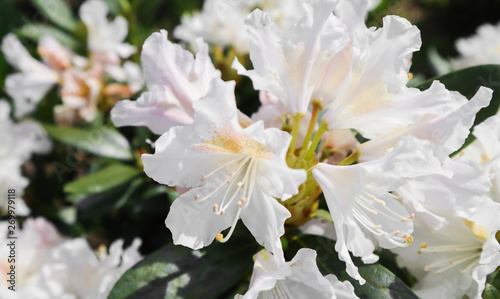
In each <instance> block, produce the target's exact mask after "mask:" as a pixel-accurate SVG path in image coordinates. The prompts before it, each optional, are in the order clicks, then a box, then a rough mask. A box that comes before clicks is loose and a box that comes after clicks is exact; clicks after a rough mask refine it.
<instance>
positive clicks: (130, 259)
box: [0, 218, 142, 298]
mask: <svg viewBox="0 0 500 299" xmlns="http://www.w3.org/2000/svg"><path fill="white" fill-rule="evenodd" d="M8 225H9V223H7V222H6V221H4V222H1V223H0V227H1V229H2V231H3V232H7V226H8ZM17 237H18V240H19V243H17V244H16V246H17V251H16V254H17V257H18V259H17V262H16V266H17V267H16V268H15V269H16V271H17V272H16V273H17V277H16V283H17V285H15V287H16V291H15V292H12V291H11V290H9V289H8V288H7V286H9V283H8V282H7V280H8V279H9V278H8V276H9V275H8V273H9V271H10V268H9V267H10V264H9V263H7V261H8V256H9V254H11V253H10V248H9V247H8V246H2V249H1V251H0V258H1V261H2V263H0V269H1V271H2V274H1V275H2V280H1V282H0V285H1V286H2V288H1V289H0V296H1V297H2V298H106V297H107V295H108V294H109V291H110V290H111V288H112V287H113V285H114V284H115V282H116V281H117V280H118V279H119V278H120V276H121V275H122V274H123V273H124V272H125V271H126V270H128V268H130V267H131V266H133V265H134V264H135V263H137V262H138V261H139V260H141V258H142V257H141V255H140V254H139V252H138V248H139V246H140V245H141V241H140V240H139V239H136V240H134V242H133V243H132V244H131V245H130V247H128V248H127V249H125V250H124V249H123V240H117V241H115V242H114V243H113V244H111V246H110V247H109V253H108V252H106V247H104V246H102V247H100V248H99V250H98V251H97V252H94V251H93V250H92V249H91V248H90V246H89V244H88V243H87V241H86V240H85V239H84V238H76V239H66V238H63V237H61V236H60V235H59V233H58V232H57V230H56V228H55V227H54V226H53V225H52V224H51V223H49V222H48V221H47V220H45V219H44V218H28V219H27V220H26V222H25V223H24V227H23V229H22V230H20V231H18V232H17ZM0 240H2V242H3V244H7V242H6V240H8V239H7V238H6V236H5V235H2V236H1V237H0ZM10 240H12V239H10Z"/></svg>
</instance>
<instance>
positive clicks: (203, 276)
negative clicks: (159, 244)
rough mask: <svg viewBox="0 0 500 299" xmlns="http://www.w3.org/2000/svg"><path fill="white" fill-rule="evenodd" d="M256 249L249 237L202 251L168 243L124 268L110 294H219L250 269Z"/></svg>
mask: <svg viewBox="0 0 500 299" xmlns="http://www.w3.org/2000/svg"><path fill="white" fill-rule="evenodd" d="M256 250H257V248H256V246H255V242H254V241H253V240H248V239H246V238H245V239H243V240H238V239H231V240H230V241H229V242H228V243H226V244H212V245H210V247H208V248H206V249H204V250H202V251H192V250H190V249H189V248H186V247H182V246H175V245H168V246H165V247H163V248H162V249H160V250H158V251H156V252H154V253H152V254H150V255H149V256H147V257H146V258H144V260H142V261H141V262H139V263H138V264H136V265H135V266H134V267H133V268H131V269H129V270H128V271H127V272H125V274H124V275H123V276H122V277H121V278H120V279H119V280H118V282H117V283H116V284H115V286H114V287H113V289H112V290H111V293H110V295H109V297H108V298H110V299H122V298H155V299H156V298H184V299H189V298H217V297H218V296H219V295H221V294H223V293H224V292H225V291H227V290H229V289H230V288H231V287H232V286H234V285H236V284H237V283H238V281H239V280H240V279H241V278H242V277H244V276H245V275H247V274H248V273H249V271H250V270H251V268H252V264H253V262H252V256H253V255H254V254H255V253H256Z"/></svg>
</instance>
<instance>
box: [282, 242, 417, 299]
mask: <svg viewBox="0 0 500 299" xmlns="http://www.w3.org/2000/svg"><path fill="white" fill-rule="evenodd" d="M288 246H289V250H288V251H287V252H286V254H287V259H291V258H293V256H294V255H295V254H296V252H297V251H298V250H299V249H300V248H312V249H314V250H316V252H317V253H318V257H317V259H316V260H317V262H318V268H319V269H320V271H321V272H322V273H323V275H327V274H334V275H335V276H337V278H338V279H339V280H341V281H344V280H349V281H350V282H351V283H352V284H353V286H354V290H355V292H356V295H357V296H358V297H360V298H380V299H382V298H387V299H389V298H418V297H417V296H416V295H415V294H414V293H413V292H412V290H411V289H410V288H409V287H408V286H407V285H406V284H405V283H404V282H403V281H402V280H401V279H399V278H398V277H397V276H396V275H394V274H393V273H392V272H390V271H389V270H387V269H386V268H385V267H384V266H382V265H379V264H376V265H364V264H363V263H362V262H361V261H360V260H359V259H356V258H353V260H354V261H355V263H356V265H357V266H358V269H359V273H360V275H361V276H362V277H363V278H364V279H366V283H365V284H364V285H360V284H359V283H358V282H357V281H356V280H354V279H353V278H351V277H350V276H349V275H348V274H347V272H346V271H345V268H346V266H345V263H344V262H343V261H341V260H339V258H338V254H337V252H336V251H335V242H334V241H332V240H330V239H327V238H324V237H320V236H313V235H299V236H296V237H294V238H293V239H292V240H291V241H290V242H289V243H288Z"/></svg>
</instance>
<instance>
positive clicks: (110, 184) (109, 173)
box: [64, 164, 141, 194]
mask: <svg viewBox="0 0 500 299" xmlns="http://www.w3.org/2000/svg"><path fill="white" fill-rule="evenodd" d="M140 173H141V171H140V170H139V169H137V168H135V167H130V166H126V165H121V164H113V165H111V166H108V167H107V168H104V169H102V170H100V171H98V172H95V173H92V174H90V175H87V176H84V177H83V178H81V179H78V180H76V181H73V182H71V183H69V184H67V185H66V186H64V192H67V193H76V194H97V193H102V192H104V191H107V190H109V189H112V188H114V187H117V186H119V185H122V184H124V183H126V182H128V181H130V180H131V179H132V178H134V177H135V176H137V175H139V174H140Z"/></svg>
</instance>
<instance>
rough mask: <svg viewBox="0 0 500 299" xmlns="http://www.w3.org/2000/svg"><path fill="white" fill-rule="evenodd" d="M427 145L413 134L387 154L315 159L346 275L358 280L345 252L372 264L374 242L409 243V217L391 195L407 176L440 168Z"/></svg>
mask: <svg viewBox="0 0 500 299" xmlns="http://www.w3.org/2000/svg"><path fill="white" fill-rule="evenodd" d="M431 153H432V152H431V149H430V146H429V145H428V144H426V143H424V142H422V141H419V140H418V139H416V138H413V137H411V138H410V136H408V137H405V138H403V139H402V140H401V142H400V143H398V145H397V146H396V147H395V148H394V149H393V150H392V151H391V152H390V153H389V154H387V155H386V156H384V157H382V158H380V159H378V160H373V161H370V162H365V163H360V164H356V165H350V166H337V165H328V164H324V163H319V164H318V165H317V166H316V169H314V170H313V175H314V178H315V179H316V181H317V182H318V183H319V185H320V186H321V188H322V190H323V193H324V195H325V199H326V203H327V204H328V208H329V210H330V213H331V215H332V219H333V223H334V225H335V230H336V235H337V243H336V245H335V250H336V251H337V252H338V253H339V258H340V259H341V260H343V261H345V262H346V265H347V273H348V274H349V275H351V276H352V277H353V278H356V279H357V280H359V281H360V283H364V282H365V280H364V279H363V278H362V277H361V276H360V275H359V274H358V271H357V267H356V266H355V265H354V263H353V262H352V260H351V258H350V256H349V252H348V251H351V252H352V254H353V255H355V256H359V257H361V258H362V260H363V262H365V263H374V262H376V261H377V260H378V257H377V256H376V255H374V254H373V251H374V249H375V245H376V243H374V240H376V241H377V243H378V244H379V245H380V246H382V247H384V248H392V247H396V246H402V247H406V246H408V245H409V244H411V243H412V241H413V238H412V236H411V233H412V231H413V218H414V215H413V214H410V213H409V212H408V211H407V210H406V209H405V207H404V206H403V205H402V204H401V202H400V200H401V199H400V198H399V197H398V196H397V195H395V194H393V193H391V191H394V190H396V189H397V188H398V187H400V186H401V185H403V184H404V183H405V180H406V179H407V178H411V177H414V176H419V175H422V174H426V173H433V172H439V171H440V163H439V161H438V160H437V159H436V158H433V157H432V154H431Z"/></svg>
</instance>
